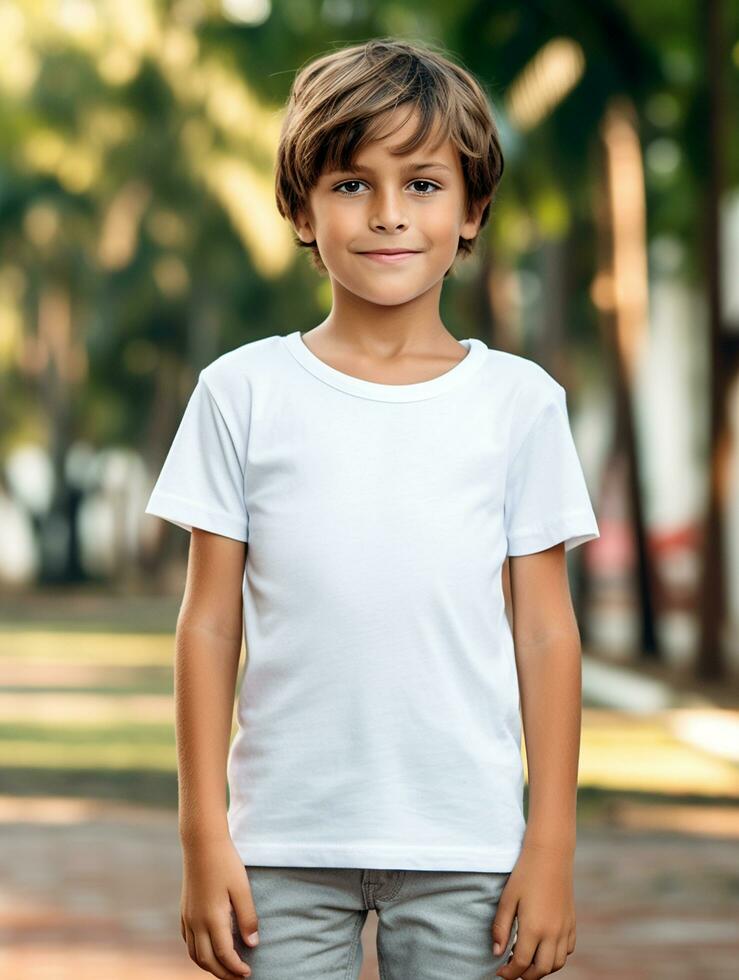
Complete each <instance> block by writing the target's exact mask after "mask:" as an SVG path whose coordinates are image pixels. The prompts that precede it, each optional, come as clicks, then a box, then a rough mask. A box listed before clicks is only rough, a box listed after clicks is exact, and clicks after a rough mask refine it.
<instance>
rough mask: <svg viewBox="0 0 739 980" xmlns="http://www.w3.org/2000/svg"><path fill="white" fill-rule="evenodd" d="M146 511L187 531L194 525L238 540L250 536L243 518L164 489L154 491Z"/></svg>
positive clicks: (243, 539)
mask: <svg viewBox="0 0 739 980" xmlns="http://www.w3.org/2000/svg"><path fill="white" fill-rule="evenodd" d="M144 513H145V514H151V515H153V516H154V517H161V518H163V519H164V520H166V521H170V522H171V523H172V524H176V525H177V526H178V527H182V528H184V529H185V530H186V531H192V529H193V527H197V528H201V529H202V530H204V531H212V532H213V533H214V534H222V535H224V536H225V537H227V538H235V539H236V540H237V541H246V540H247V538H248V534H247V529H246V527H245V525H244V522H243V521H242V520H241V519H239V518H235V517H232V516H231V515H230V514H225V513H222V512H220V511H213V510H209V509H208V508H206V507H202V506H200V505H199V504H195V503H193V502H192V501H190V500H187V499H186V498H184V497H177V496H176V495H175V494H171V493H165V492H164V491H162V490H155V491H154V492H153V493H152V495H151V497H150V498H149V503H148V504H147V506H146V509H145V511H144Z"/></svg>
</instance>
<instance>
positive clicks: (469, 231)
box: [459, 194, 493, 239]
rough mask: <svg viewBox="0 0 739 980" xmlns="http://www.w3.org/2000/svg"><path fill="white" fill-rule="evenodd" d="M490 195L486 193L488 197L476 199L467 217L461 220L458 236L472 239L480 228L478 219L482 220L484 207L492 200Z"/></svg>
mask: <svg viewBox="0 0 739 980" xmlns="http://www.w3.org/2000/svg"><path fill="white" fill-rule="evenodd" d="M492 196H493V195H492V194H490V195H488V197H485V198H483V199H482V200H481V201H478V202H477V203H476V204H475V205H474V206H473V207H472V208H470V213H469V215H468V217H467V220H466V221H465V222H463V224H462V227H461V228H460V229H459V236H460V238H469V239H472V238H474V237H475V235H476V234H477V233H478V231H479V230H480V221H481V220H482V212H483V211H484V210H485V207H486V206H487V205H488V204H489V202H490V201H491V200H492Z"/></svg>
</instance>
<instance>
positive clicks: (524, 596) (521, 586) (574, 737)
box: [509, 544, 582, 850]
mask: <svg viewBox="0 0 739 980" xmlns="http://www.w3.org/2000/svg"><path fill="white" fill-rule="evenodd" d="M509 560H510V564H511V572H510V574H511V599H512V606H513V639H514V646H515V652H516V669H517V672H518V679H519V690H520V693H521V715H522V720H523V729H524V737H525V744H526V761H527V765H528V775H529V812H528V820H527V830H526V840H527V841H532V842H541V843H543V844H545V845H547V846H552V845H554V846H557V845H559V846H561V847H562V848H563V849H565V850H567V849H570V850H574V847H575V821H576V805H577V770H578V760H579V753H580V727H581V717H582V708H581V704H582V702H581V698H582V693H581V691H582V687H581V665H580V656H581V650H580V633H579V630H578V626H577V621H576V619H575V613H574V610H573V608H572V599H571V596H570V589H569V582H568V579H567V564H566V559H565V552H564V544H558V545H556V546H555V547H553V548H548V549H547V550H546V551H540V552H537V553H535V554H532V555H520V556H518V557H512V558H510V559H509Z"/></svg>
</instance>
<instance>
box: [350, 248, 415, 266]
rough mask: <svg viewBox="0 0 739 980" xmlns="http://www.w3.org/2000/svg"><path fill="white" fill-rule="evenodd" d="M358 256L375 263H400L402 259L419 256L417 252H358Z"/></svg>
mask: <svg viewBox="0 0 739 980" xmlns="http://www.w3.org/2000/svg"><path fill="white" fill-rule="evenodd" d="M358 254H359V255H363V256H364V257H365V258H367V259H374V261H375V262H389V263H392V262H400V261H402V260H403V259H407V258H410V256H411V255H419V254H420V253H419V252H411V251H408V252H359V253H358Z"/></svg>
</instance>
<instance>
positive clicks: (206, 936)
mask: <svg viewBox="0 0 739 980" xmlns="http://www.w3.org/2000/svg"><path fill="white" fill-rule="evenodd" d="M195 948H196V950H197V954H198V958H197V964H198V966H199V967H201V968H202V969H203V970H207V972H208V973H212V974H213V976H214V977H218V980H243V977H245V976H251V970H250V968H249V967H248V966H247V965H246V963H240V965H239V967H238V973H234V972H233V971H232V970H229V969H228V968H227V967H225V966H223V964H222V963H221V962H220V961H219V959H218V957H217V956H216V954H215V952H214V950H213V944H212V943H211V941H210V933H209V932H208V930H207V929H203V930H201V931H200V932H197V933H196V934H195ZM247 970H248V971H249V972H248V973H247V972H246V971H247Z"/></svg>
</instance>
